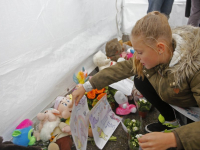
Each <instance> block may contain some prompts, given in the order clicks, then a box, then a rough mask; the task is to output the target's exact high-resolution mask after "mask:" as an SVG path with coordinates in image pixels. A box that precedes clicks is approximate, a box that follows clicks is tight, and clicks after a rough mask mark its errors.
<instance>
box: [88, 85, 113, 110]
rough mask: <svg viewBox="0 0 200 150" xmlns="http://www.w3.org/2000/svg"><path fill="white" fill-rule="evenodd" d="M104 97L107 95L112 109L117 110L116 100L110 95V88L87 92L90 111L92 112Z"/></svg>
mask: <svg viewBox="0 0 200 150" xmlns="http://www.w3.org/2000/svg"><path fill="white" fill-rule="evenodd" d="M104 95H107V100H108V102H109V104H110V106H111V108H112V109H113V110H114V109H115V100H114V98H113V96H112V95H111V94H110V92H109V87H108V86H107V87H105V88H103V89H101V90H98V89H93V90H92V91H89V92H86V97H87V103H88V107H89V110H91V109H92V108H93V107H94V106H95V105H96V103H97V102H98V101H99V100H100V99H101V98H102V97H103V96H104Z"/></svg>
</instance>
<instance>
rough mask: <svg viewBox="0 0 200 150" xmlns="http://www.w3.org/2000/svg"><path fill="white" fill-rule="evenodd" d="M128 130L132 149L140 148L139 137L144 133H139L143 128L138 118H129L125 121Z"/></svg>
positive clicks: (137, 149)
mask: <svg viewBox="0 0 200 150" xmlns="http://www.w3.org/2000/svg"><path fill="white" fill-rule="evenodd" d="M123 123H124V125H125V126H126V129H127V132H128V144H129V148H130V149H131V150H139V144H138V139H137V138H138V137H141V135H142V134H139V131H140V129H141V123H140V121H138V120H135V119H133V120H131V119H129V118H127V119H125V120H124V121H123Z"/></svg>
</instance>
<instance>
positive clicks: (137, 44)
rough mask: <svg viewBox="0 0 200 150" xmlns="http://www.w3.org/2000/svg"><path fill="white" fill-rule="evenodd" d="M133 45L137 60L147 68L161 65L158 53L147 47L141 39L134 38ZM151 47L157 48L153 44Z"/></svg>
mask: <svg viewBox="0 0 200 150" xmlns="http://www.w3.org/2000/svg"><path fill="white" fill-rule="evenodd" d="M132 45H133V48H134V50H135V51H136V59H138V60H139V61H140V63H141V64H142V65H143V66H145V68H147V69H151V68H153V67H155V66H156V65H158V64H159V55H158V52H157V51H156V50H154V49H153V48H151V47H149V46H147V45H146V44H145V43H144V42H143V40H142V39H141V38H137V37H133V38H132ZM151 46H152V47H156V45H153V44H152V45H151Z"/></svg>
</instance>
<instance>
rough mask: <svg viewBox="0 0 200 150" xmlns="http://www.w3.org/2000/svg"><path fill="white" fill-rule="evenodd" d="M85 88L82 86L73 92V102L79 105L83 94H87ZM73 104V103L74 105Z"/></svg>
mask: <svg viewBox="0 0 200 150" xmlns="http://www.w3.org/2000/svg"><path fill="white" fill-rule="evenodd" d="M85 92H86V91H85V89H84V87H83V86H80V87H79V88H78V89H77V90H75V91H74V92H73V93H72V104H74V103H75V105H76V106H77V105H78V103H79V101H80V100H81V98H82V97H83V95H84V94H85ZM72 106H73V105H72Z"/></svg>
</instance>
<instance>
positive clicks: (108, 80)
mask: <svg viewBox="0 0 200 150" xmlns="http://www.w3.org/2000/svg"><path fill="white" fill-rule="evenodd" d="M132 68H133V58H131V59H129V60H127V61H123V62H118V63H117V64H116V65H113V66H110V67H108V68H105V69H103V70H101V71H100V72H99V73H97V74H95V75H94V76H93V77H92V78H91V79H90V80H89V82H90V84H91V85H92V87H93V88H94V89H96V88H97V89H102V88H104V87H106V86H108V85H110V84H112V83H115V82H117V81H120V80H122V79H125V78H128V77H130V76H133V75H134V74H133V70H132Z"/></svg>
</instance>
